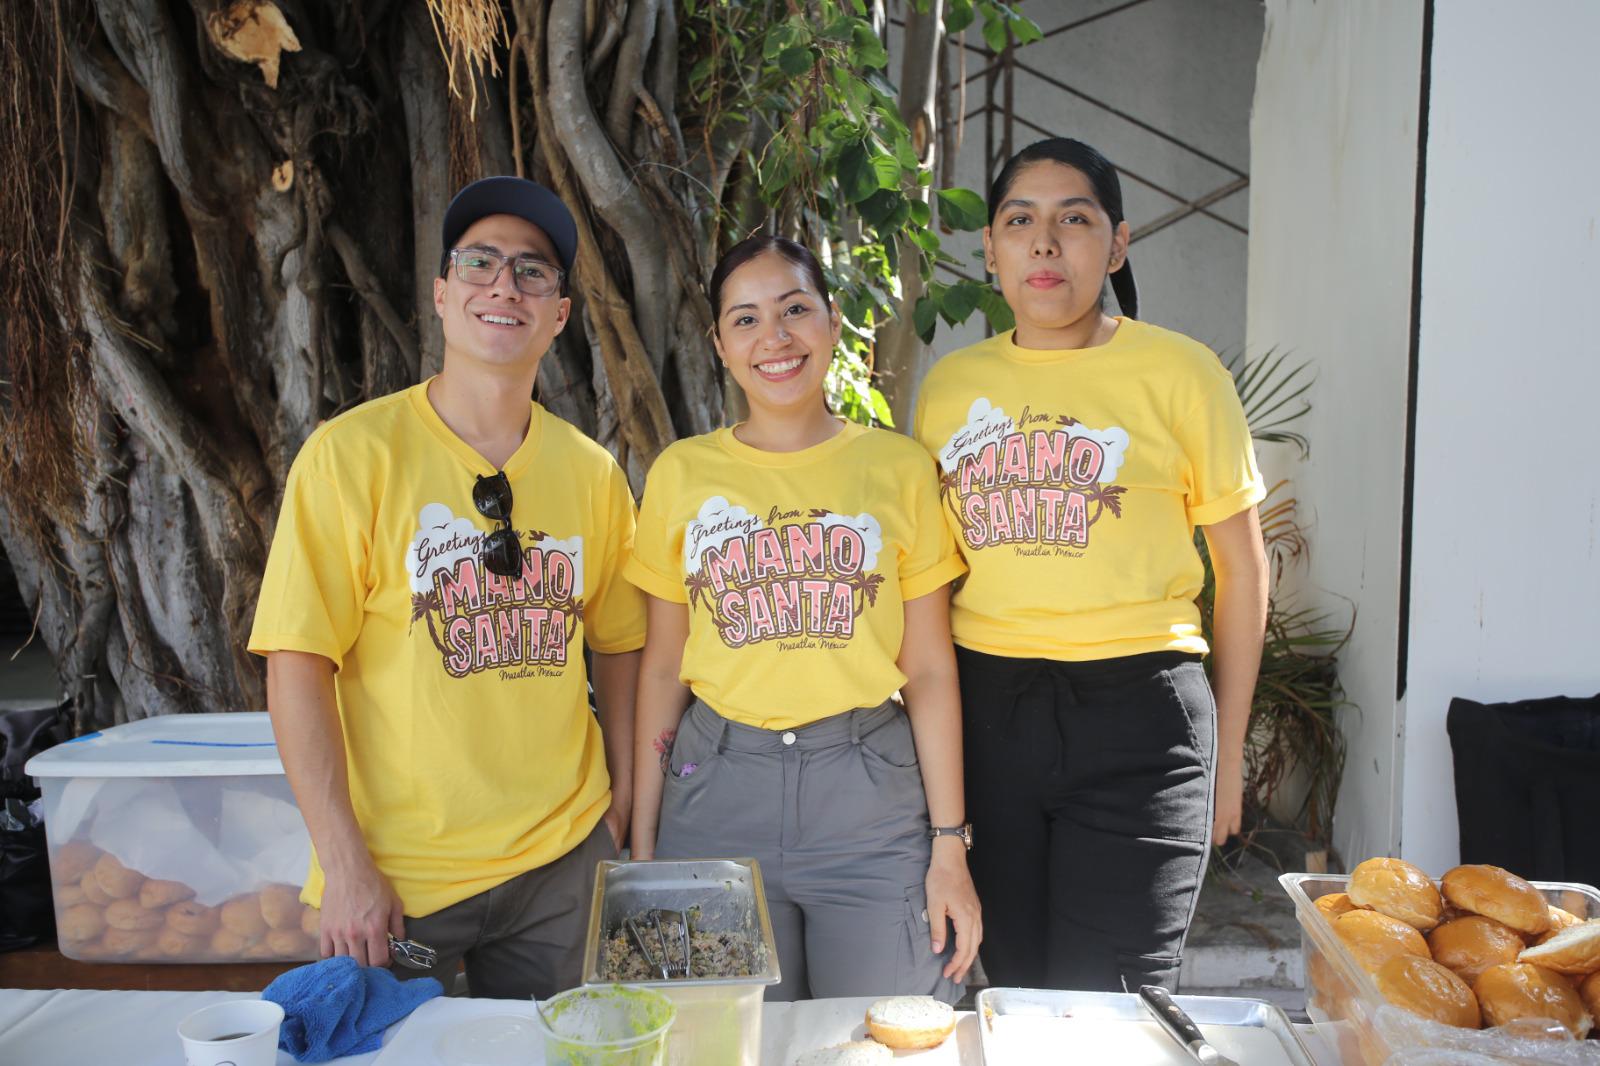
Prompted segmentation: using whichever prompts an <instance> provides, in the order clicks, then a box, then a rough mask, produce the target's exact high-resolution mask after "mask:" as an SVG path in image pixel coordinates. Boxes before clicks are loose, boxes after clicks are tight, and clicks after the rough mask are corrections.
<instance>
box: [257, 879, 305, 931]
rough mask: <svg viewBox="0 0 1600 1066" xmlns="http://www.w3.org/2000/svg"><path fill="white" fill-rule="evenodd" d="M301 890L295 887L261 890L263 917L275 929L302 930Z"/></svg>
mask: <svg viewBox="0 0 1600 1066" xmlns="http://www.w3.org/2000/svg"><path fill="white" fill-rule="evenodd" d="M301 909H302V908H301V906H300V890H299V889H298V888H296V887H295V886H293V885H268V886H267V887H266V888H263V889H262V890H261V917H263V918H265V919H266V922H267V925H268V926H270V927H271V928H273V929H299V928H300V911H301Z"/></svg>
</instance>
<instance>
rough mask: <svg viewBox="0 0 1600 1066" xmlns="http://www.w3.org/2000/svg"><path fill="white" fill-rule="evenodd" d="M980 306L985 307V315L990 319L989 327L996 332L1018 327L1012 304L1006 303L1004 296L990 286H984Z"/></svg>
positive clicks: (979, 299)
mask: <svg viewBox="0 0 1600 1066" xmlns="http://www.w3.org/2000/svg"><path fill="white" fill-rule="evenodd" d="M978 306H979V307H980V308H982V309H983V317H984V318H987V319H988V320H989V328H990V329H992V330H993V331H994V332H996V333H1005V332H1006V331H1007V330H1012V329H1016V328H1017V316H1016V315H1014V314H1012V312H1011V305H1010V304H1008V303H1006V298H1005V297H1004V296H1001V295H1000V294H999V293H998V292H996V291H995V290H993V289H991V288H989V287H988V286H984V290H983V294H982V295H981V296H979V298H978Z"/></svg>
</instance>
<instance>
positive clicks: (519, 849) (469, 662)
mask: <svg viewBox="0 0 1600 1066" xmlns="http://www.w3.org/2000/svg"><path fill="white" fill-rule="evenodd" d="M532 412H533V417H532V421H531V423H530V425H529V427H528V436H527V439H526V440H524V441H523V443H522V446H521V447H519V448H518V449H517V451H516V453H515V454H514V455H512V456H511V458H510V459H509V460H508V461H507V462H506V464H505V467H504V470H505V473H506V476H507V478H508V479H509V480H510V483H511V490H512V524H513V526H514V527H515V528H516V530H517V532H518V534H519V535H520V536H521V539H522V548H523V556H524V570H523V574H522V577H520V578H516V579H509V578H502V577H499V576H497V575H495V574H492V573H490V572H489V571H488V570H486V569H484V568H483V566H482V565H481V563H480V561H479V558H480V541H481V540H482V538H483V537H484V536H485V535H486V534H487V533H488V532H489V531H491V530H492V529H494V528H495V523H492V522H490V521H489V520H488V519H486V518H484V517H482V516H481V515H479V514H478V511H477V509H476V508H475V507H474V506H473V504H472V487H473V484H474V483H475V481H476V475H479V474H482V475H489V474H493V473H494V468H493V467H492V466H490V465H489V464H488V463H487V462H485V461H484V460H483V458H482V457H480V456H479V455H478V454H477V452H475V451H473V449H472V448H471V447H469V446H468V445H467V444H466V443H465V442H464V441H462V440H461V439H460V438H459V437H457V436H456V435H455V434H454V433H452V432H451V431H450V430H449V428H448V427H446V426H445V424H444V422H442V421H441V420H440V418H439V416H438V414H437V413H436V412H435V411H434V409H433V407H432V405H431V404H430V403H429V402H428V395H427V383H426V382H424V383H423V384H421V385H417V386H415V387H414V388H410V389H407V390H405V391H404V392H398V393H395V394H393V395H391V396H386V397H384V398H382V399H379V400H374V401H372V402H371V403H367V404H363V405H361V406H360V407H357V408H356V409H354V410H352V411H350V412H348V413H346V414H344V415H341V416H340V417H338V418H336V419H333V420H332V421H330V422H328V423H327V424H325V425H323V426H321V427H320V428H319V429H317V431H316V432H315V433H313V434H312V435H311V436H310V438H309V439H308V440H307V441H306V443H305V446H304V447H303V448H302V449H301V450H300V454H299V456H298V457H297V458H296V459H295V462H294V466H293V468H292V469H291V470H290V472H289V479H288V482H287V484H286V485H285V487H284V495H283V507H282V510H281V511H280V512H279V514H278V528H277V533H276V535H275V536H274V537H273V541H272V550H271V553H270V554H269V555H268V557H267V570H266V575H265V577H264V578H263V579H262V583H261V599H260V601H259V603H258V604H257V606H256V618H255V627H254V629H253V630H252V631H251V634H250V650H251V651H253V652H257V653H260V654H265V653H267V652H271V651H303V652H313V653H315V654H317V655H322V656H325V657H327V658H328V659H331V660H333V663H334V665H335V667H336V668H337V669H338V673H337V674H336V675H335V678H334V688H335V690H336V692H337V695H338V702H339V717H340V721H341V723H342V724H343V727H344V737H345V750H346V753H347V761H348V766H349V774H350V799H351V802H352V803H353V804H354V806H355V813H356V818H357V820H358V821H359V822H360V824H361V831H362V835H363V836H364V837H365V838H366V842H367V846H368V848H369V849H370V850H371V852H372V857H373V859H374V860H375V861H376V862H377V865H378V868H379V869H380V870H382V871H383V872H384V874H385V875H387V876H388V878H389V879H390V881H391V882H393V884H394V888H395V891H396V892H398V893H399V894H400V899H401V900H402V902H404V904H405V912H406V913H407V914H408V915H411V916H413V917H422V916H424V915H427V914H431V913H433V912H434V911H437V910H439V909H441V908H443V907H447V906H449V905H450V904H452V903H457V902H459V901H461V900H463V899H466V898H468V897H469V896H473V895H476V894H478V893H480V892H483V891H485V890H486V889H489V888H492V887H494V886H495V885H497V884H500V883H501V882H503V881H506V880H509V879H510V878H512V877H515V876H516V875H517V874H520V873H523V872H524V871H527V870H531V869H534V868H535V867H538V866H542V865H544V864H546V863H549V862H552V861H554V860H555V859H557V858H560V857H561V856H562V855H565V854H566V853H567V852H568V851H570V850H572V848H574V847H576V846H577V845H578V844H579V843H581V842H582V841H583V840H584V838H585V837H587V836H588V835H589V833H590V832H591V831H592V830H593V829H594V827H595V825H596V823H598V822H599V820H600V817H601V815H603V814H604V813H605V811H606V808H607V807H608V806H609V805H610V802H611V792H610V790H611V782H610V778H609V776H608V775H607V772H606V764H605V753H604V749H603V746H602V743H601V737H600V728H599V725H598V724H597V723H596V721H595V716H594V715H593V714H592V713H590V711H589V709H588V702H587V679H586V677H585V673H584V665H583V655H582V649H583V644H584V642H585V641H587V642H588V644H589V647H591V648H593V649H594V650H595V651H598V652H624V651H633V650H635V649H637V648H639V647H641V646H642V645H643V643H644V598H643V597H642V596H640V595H639V592H638V590H637V589H635V588H633V587H632V586H631V585H629V584H628V583H627V582H625V581H623V580H621V568H622V564H623V561H624V560H625V559H626V558H627V554H628V552H629V550H630V549H631V546H632V542H633V529H634V511H633V497H632V495H631V494H630V493H629V491H628V483H627V479H626V478H625V477H624V476H623V474H622V471H621V470H619V469H618V468H617V464H616V463H615V461H613V460H612V458H611V456H610V455H609V454H607V453H606V451H605V450H604V449H603V448H601V447H600V446H599V445H598V444H595V443H594V442H593V441H591V440H589V439H588V438H586V437H585V436H583V434H581V433H580V432H578V431H577V430H576V429H574V428H573V427H572V426H570V425H568V424H567V423H565V422H563V421H561V420H560V419H559V418H556V417H555V416H554V415H551V414H550V413H549V412H547V411H545V410H544V409H543V408H542V407H540V406H539V405H538V404H533V405H532ZM322 885H323V879H322V871H321V869H320V868H319V867H318V865H317V863H316V860H315V858H314V857H313V860H312V869H311V874H310V877H309V880H308V882H307V885H306V891H305V893H304V895H305V898H306V899H307V900H308V901H309V902H311V903H314V904H320V901H321V898H322Z"/></svg>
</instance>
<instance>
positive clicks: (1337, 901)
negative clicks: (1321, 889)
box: [1314, 892, 1356, 922]
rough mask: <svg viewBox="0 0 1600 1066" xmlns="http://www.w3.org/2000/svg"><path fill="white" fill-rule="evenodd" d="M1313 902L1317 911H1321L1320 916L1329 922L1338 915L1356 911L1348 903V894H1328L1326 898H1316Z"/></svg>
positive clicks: (1354, 907)
mask: <svg viewBox="0 0 1600 1066" xmlns="http://www.w3.org/2000/svg"><path fill="white" fill-rule="evenodd" d="M1314 902H1315V904H1316V908H1317V910H1319V911H1321V912H1322V916H1323V917H1324V918H1326V919H1328V921H1330V922H1331V921H1333V920H1334V919H1335V918H1337V917H1339V915H1341V914H1349V913H1350V912H1351V911H1353V910H1355V909H1356V905H1355V904H1354V903H1351V902H1350V893H1348V892H1329V893H1328V894H1327V895H1326V896H1318V897H1317V898H1316V900H1315V901H1314Z"/></svg>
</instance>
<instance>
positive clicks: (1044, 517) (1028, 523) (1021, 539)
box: [939, 396, 1128, 555]
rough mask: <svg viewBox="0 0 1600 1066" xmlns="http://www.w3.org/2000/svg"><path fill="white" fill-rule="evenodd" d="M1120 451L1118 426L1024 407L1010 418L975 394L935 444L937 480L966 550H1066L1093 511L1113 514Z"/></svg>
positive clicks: (1082, 539) (1096, 515) (1081, 544)
mask: <svg viewBox="0 0 1600 1066" xmlns="http://www.w3.org/2000/svg"><path fill="white" fill-rule="evenodd" d="M1127 450H1128V431H1127V430H1125V429H1123V428H1122V427H1121V426H1111V427H1109V428H1107V429H1093V428H1090V427H1088V426H1085V425H1083V424H1082V423H1080V422H1078V421H1077V420H1076V419H1075V418H1073V417H1072V416H1071V415H1066V414H1063V415H1050V414H1036V413H1035V412H1034V411H1033V409H1032V408H1030V407H1024V408H1023V409H1022V412H1021V413H1020V415H1019V416H1018V417H1017V418H1016V419H1013V418H1011V417H1010V416H1008V415H1007V414H1006V412H1005V411H1004V409H1002V408H999V407H995V406H994V405H993V404H992V403H990V401H989V399H988V398H987V397H982V396H980V397H979V398H977V399H976V400H974V401H972V407H971V408H970V409H969V410H968V411H967V421H966V424H965V425H963V426H962V427H961V428H960V429H958V430H956V431H955V432H954V433H953V434H951V436H950V439H949V441H947V442H946V443H945V446H944V447H943V448H941V449H940V450H939V465H940V467H941V469H942V471H943V476H942V477H941V479H940V482H939V484H940V488H941V490H942V492H943V493H945V494H946V495H953V496H954V498H955V513H956V515H958V516H959V517H960V519H961V528H960V532H961V539H962V542H963V544H965V546H966V547H967V548H968V549H971V550H979V549H982V548H987V547H992V546H994V545H998V544H1019V545H1059V546H1061V547H1063V548H1065V549H1068V550H1065V551H1063V552H1061V554H1063V555H1073V554H1075V553H1074V552H1072V551H1071V550H1070V549H1071V548H1073V547H1078V548H1086V547H1088V545H1089V529H1090V527H1092V526H1093V525H1094V524H1095V523H1096V522H1098V521H1100V519H1101V518H1103V517H1106V516H1107V515H1109V516H1110V517H1112V518H1119V517H1121V515H1122V494H1123V493H1124V492H1126V491H1127V490H1126V489H1125V488H1124V487H1123V486H1121V485H1118V484H1115V479H1116V475H1117V471H1118V470H1120V469H1121V468H1122V460H1123V456H1124V454H1125V453H1126V452H1127Z"/></svg>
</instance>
